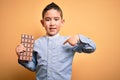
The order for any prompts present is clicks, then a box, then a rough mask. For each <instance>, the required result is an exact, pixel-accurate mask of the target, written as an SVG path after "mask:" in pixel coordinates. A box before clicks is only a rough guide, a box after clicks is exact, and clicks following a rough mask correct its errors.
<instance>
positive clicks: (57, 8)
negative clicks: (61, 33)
mask: <svg viewBox="0 0 120 80" xmlns="http://www.w3.org/2000/svg"><path fill="white" fill-rule="evenodd" d="M50 9H55V10H57V11H59V12H60V16H61V18H63V12H62V9H61V8H60V7H59V6H58V5H57V4H55V3H54V2H52V3H50V4H48V5H47V6H46V7H45V8H44V9H43V11H42V18H44V16H45V13H46V12H47V11H48V10H50Z"/></svg>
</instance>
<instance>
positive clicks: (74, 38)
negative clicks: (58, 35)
mask: <svg viewBox="0 0 120 80" xmlns="http://www.w3.org/2000/svg"><path fill="white" fill-rule="evenodd" d="M78 41H79V36H78V35H74V36H71V37H70V38H69V39H67V40H66V41H65V42H64V43H63V44H66V43H69V44H70V45H71V46H75V45H76V44H77V42H78Z"/></svg>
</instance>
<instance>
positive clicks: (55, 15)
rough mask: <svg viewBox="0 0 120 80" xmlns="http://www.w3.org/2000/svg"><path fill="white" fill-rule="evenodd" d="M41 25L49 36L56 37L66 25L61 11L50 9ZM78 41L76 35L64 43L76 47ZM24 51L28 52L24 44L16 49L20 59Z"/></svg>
mask: <svg viewBox="0 0 120 80" xmlns="http://www.w3.org/2000/svg"><path fill="white" fill-rule="evenodd" d="M41 24H42V25H43V27H44V28H45V30H46V34H47V35H49V36H54V35H56V34H57V33H59V31H60V28H61V26H62V25H63V24H64V20H63V19H62V18H61V16H60V12H59V11H57V10H55V9H50V10H48V11H47V12H46V13H45V15H44V18H43V19H42V20H41ZM78 41H79V37H78V35H74V36H71V37H69V39H67V40H66V41H65V42H64V43H63V45H65V44H66V43H69V44H70V45H71V46H75V45H76V44H77V42H78ZM24 51H26V48H25V47H24V46H23V45H22V44H20V45H18V46H17V47H16V53H17V55H18V57H19V55H20V53H21V52H24Z"/></svg>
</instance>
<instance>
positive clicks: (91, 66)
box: [0, 0, 120, 80]
mask: <svg viewBox="0 0 120 80" xmlns="http://www.w3.org/2000/svg"><path fill="white" fill-rule="evenodd" d="M51 1H54V2H55V3H57V4H58V5H59V6H60V7H61V8H62V10H63V13H64V19H65V24H64V26H63V27H62V29H61V34H62V35H74V34H78V33H79V34H83V35H85V36H88V37H90V38H91V39H92V40H94V42H95V43H96V45H97V50H96V51H95V52H94V53H93V54H78V53H77V54H76V55H75V58H74V61H73V73H72V80H120V42H119V41H120V0H0V80H35V75H34V73H33V72H30V71H28V70H27V69H25V68H23V67H22V66H20V65H19V64H18V63H17V56H16V53H15V47H16V46H17V45H18V44H19V43H20V35H21V34H22V33H26V34H32V35H34V36H35V39H37V38H38V37H40V36H42V35H44V34H45V30H44V28H43V27H42V25H41V24H40V22H39V21H40V19H41V12H42V10H43V8H44V7H45V6H46V5H47V4H49V3H50V2H51Z"/></svg>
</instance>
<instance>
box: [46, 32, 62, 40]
mask: <svg viewBox="0 0 120 80" xmlns="http://www.w3.org/2000/svg"><path fill="white" fill-rule="evenodd" d="M58 36H60V34H59V33H57V34H56V35H54V36H49V35H46V37H47V38H48V39H54V38H56V37H58Z"/></svg>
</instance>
